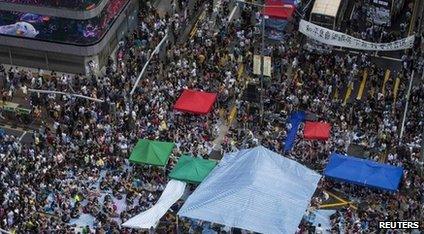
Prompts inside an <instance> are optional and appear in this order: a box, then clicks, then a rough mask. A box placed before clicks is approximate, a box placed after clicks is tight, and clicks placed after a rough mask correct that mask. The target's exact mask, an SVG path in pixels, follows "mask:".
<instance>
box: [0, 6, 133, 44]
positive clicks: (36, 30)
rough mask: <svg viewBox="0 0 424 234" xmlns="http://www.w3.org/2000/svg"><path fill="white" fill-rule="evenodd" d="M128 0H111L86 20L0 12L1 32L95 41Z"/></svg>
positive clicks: (55, 39)
mask: <svg viewBox="0 0 424 234" xmlns="http://www.w3.org/2000/svg"><path fill="white" fill-rule="evenodd" d="M0 1H2V0H0ZM7 1H13V0H7ZM16 1H17V2H25V3H26V2H44V1H26V0H16ZM95 1H97V0H95ZM128 1H129V0H112V1H110V2H109V3H108V4H107V5H106V6H105V8H104V9H103V11H102V12H101V13H100V14H99V15H98V16H96V17H94V18H91V19H87V20H75V19H68V18H61V17H52V16H46V15H37V14H33V13H22V12H14V11H0V34H3V35H8V36H16V37H26V38H34V39H38V40H44V41H51V42H59V43H67V44H76V45H92V44H95V43H96V42H98V41H99V40H100V39H101V38H102V37H103V36H104V35H105V34H106V32H107V31H108V30H109V28H110V27H111V26H112V24H113V22H114V21H115V19H116V18H117V17H118V16H119V14H120V12H121V11H122V9H123V8H124V7H125V5H126V3H127V2H128ZM46 2H47V1H46ZM48 2H52V1H48ZM54 2H56V1H54ZM57 2H59V1H57ZM60 2H61V4H62V2H67V1H60ZM73 2H85V1H73Z"/></svg>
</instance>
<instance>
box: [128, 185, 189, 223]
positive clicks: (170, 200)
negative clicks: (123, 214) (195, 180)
mask: <svg viewBox="0 0 424 234" xmlns="http://www.w3.org/2000/svg"><path fill="white" fill-rule="evenodd" d="M185 188H186V183H185V182H182V181H178V180H170V181H169V182H168V184H167V185H166V187H165V190H163V192H162V195H161V196H160V198H159V200H158V201H157V202H156V204H154V205H153V206H152V207H151V208H150V209H148V210H146V211H144V212H142V213H140V214H138V215H136V216H134V217H132V218H131V219H129V220H127V221H126V222H125V223H123V224H122V226H123V227H128V228H136V229H143V228H144V229H149V228H151V227H156V226H157V225H158V223H159V220H160V219H161V218H162V216H164V215H165V213H166V212H167V211H168V209H169V208H170V207H171V206H172V205H173V204H174V203H175V202H176V201H178V199H180V198H181V196H183V194H184V190H185Z"/></svg>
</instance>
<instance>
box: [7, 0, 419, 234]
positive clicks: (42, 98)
mask: <svg viewBox="0 0 424 234" xmlns="http://www.w3.org/2000/svg"><path fill="white" fill-rule="evenodd" d="M216 2H218V4H216V5H213V4H211V3H209V2H206V3H205V9H206V10H205V16H204V18H203V20H201V21H200V22H199V24H198V27H197V31H195V33H194V34H193V35H191V36H190V35H189V38H188V40H187V41H186V42H179V40H178V38H179V37H180V35H181V34H184V33H181V32H183V31H184V30H185V28H186V25H187V24H188V18H189V16H190V15H191V12H190V11H188V12H187V13H183V12H184V10H183V9H187V8H190V7H189V2H188V1H178V3H176V4H175V12H173V13H172V14H166V15H165V16H164V17H160V16H159V15H158V13H157V12H156V11H155V10H154V8H152V7H151V6H147V7H144V8H142V9H141V10H140V18H139V19H140V23H139V26H138V27H137V29H136V30H135V31H134V32H133V33H132V34H131V35H129V36H128V37H127V38H126V39H125V40H124V41H122V42H120V47H119V49H118V53H117V56H116V58H111V59H110V61H109V63H108V65H107V66H106V69H105V72H104V74H102V75H94V74H93V75H90V76H88V77H87V76H83V75H75V76H73V75H66V74H57V73H54V72H53V73H50V74H45V72H42V71H39V74H35V75H34V74H33V73H31V72H29V71H23V70H19V69H16V68H11V69H10V70H4V69H3V70H0V77H3V78H4V79H3V80H4V83H3V88H4V90H3V91H4V92H3V93H4V96H6V97H7V98H6V99H8V100H12V99H13V97H14V95H16V93H18V91H19V90H20V89H22V90H26V89H28V88H34V89H49V90H58V91H64V92H70V93H79V94H81V95H85V96H89V97H92V98H96V99H101V100H103V101H104V102H93V101H89V100H84V99H79V98H75V97H72V96H63V95H54V94H49V95H45V94H36V93H30V94H28V97H29V98H28V99H29V101H30V102H31V104H32V106H33V107H34V110H42V111H41V116H40V119H42V120H43V121H42V123H41V126H40V129H39V130H38V131H36V133H34V142H33V143H32V144H29V145H25V144H21V143H20V142H19V141H18V139H16V138H15V137H13V136H9V135H3V136H1V137H0V161H1V164H0V181H1V182H0V194H1V196H0V203H1V206H0V228H3V229H7V230H16V231H17V232H24V231H34V232H38V233H53V232H55V233H67V232H71V233H72V232H73V231H72V228H75V227H74V226H75V224H74V223H75V220H78V219H79V218H80V219H82V217H84V219H87V217H91V218H92V219H93V225H91V227H85V226H83V227H78V229H77V230H79V231H80V232H82V233H89V232H92V231H97V232H98V233H103V232H108V233H138V231H136V230H131V229H125V228H122V227H121V226H120V224H122V223H123V222H125V221H126V220H128V219H129V218H131V217H133V216H134V215H136V214H138V213H140V212H142V211H144V210H146V209H148V208H149V207H151V206H152V205H153V204H154V203H155V202H156V201H157V199H158V198H159V196H160V194H161V192H162V191H163V189H164V186H165V185H166V183H167V180H168V179H167V175H168V173H169V171H170V169H172V168H173V166H174V164H175V162H176V160H177V159H178V156H179V155H181V154H182V153H190V154H193V155H195V156H198V157H204V158H207V157H208V155H209V154H210V152H211V150H212V148H214V145H213V140H214V139H215V138H216V137H217V135H218V129H219V126H220V125H221V124H225V121H224V118H223V115H221V114H220V111H219V110H220V109H223V110H229V109H230V108H231V107H232V106H236V107H237V110H238V115H237V120H236V121H235V123H234V124H233V125H232V126H231V128H230V130H229V132H228V134H227V136H226V137H225V139H224V142H223V143H222V146H223V151H225V152H228V151H233V150H237V149H242V148H248V147H251V146H255V145H258V144H262V145H264V146H265V147H267V148H269V149H271V150H273V151H276V152H278V153H280V154H283V155H285V156H287V157H290V158H292V159H294V160H296V161H299V162H301V163H302V164H305V165H307V166H308V167H310V168H313V169H315V170H317V171H322V169H323V167H324V166H325V165H326V163H327V161H328V155H329V154H330V153H331V152H339V153H342V154H344V153H347V152H348V150H349V146H350V145H352V144H355V145H359V146H361V147H362V148H363V149H364V152H365V153H364V155H363V156H364V157H366V158H369V159H372V160H375V161H380V162H386V163H389V164H392V165H399V166H403V167H404V169H405V173H404V176H403V180H402V184H401V187H400V190H399V192H396V193H388V192H384V191H378V190H371V189H367V188H364V187H360V186H354V185H349V184H344V183H338V182H337V183H336V182H333V181H331V180H327V179H322V180H321V181H320V183H319V188H318V191H319V192H318V193H316V196H314V198H313V199H312V203H311V210H313V209H316V208H318V207H319V205H320V204H321V203H322V202H323V201H325V200H326V199H327V195H326V193H325V190H329V189H332V190H337V191H339V192H341V193H343V194H345V195H346V196H348V199H349V200H351V201H354V202H355V203H356V204H361V206H359V205H358V206H356V207H353V206H351V207H347V208H343V209H340V210H339V211H338V212H337V213H336V215H334V216H332V221H331V223H332V227H331V228H332V230H333V231H334V232H339V233H354V232H373V231H375V230H376V224H375V221H376V220H383V219H385V220H423V219H424V217H423V216H422V215H423V213H424V212H423V209H424V207H423V204H424V202H423V201H424V194H423V191H424V180H423V179H422V177H420V173H419V171H418V169H419V168H420V165H419V162H420V151H419V150H420V146H421V139H422V135H421V134H422V132H423V131H422V129H423V123H422V119H423V117H424V110H423V108H422V105H420V104H419V103H422V102H423V98H424V96H423V93H424V92H423V91H424V87H423V83H422V81H418V82H417V84H416V85H414V88H413V89H412V91H411V97H410V99H409V102H410V103H409V108H410V110H409V113H408V118H407V122H406V124H405V126H406V127H405V133H404V136H403V138H402V139H401V138H400V136H399V132H400V125H401V121H402V117H403V116H402V115H403V110H404V107H405V103H406V101H407V100H406V93H407V88H408V87H407V83H408V79H409V76H410V74H411V72H412V68H413V67H414V64H412V63H413V61H415V60H417V59H418V58H419V57H421V54H420V53H421V52H420V51H416V52H415V53H410V54H408V55H407V56H405V57H404V58H403V62H404V63H403V64H402V66H401V67H400V68H399V69H398V70H397V71H392V78H391V79H389V80H388V82H387V84H386V85H385V89H384V90H382V89H381V87H382V82H383V79H384V76H385V70H382V69H381V68H380V67H378V66H376V65H375V64H373V63H372V62H371V56H370V55H369V54H366V53H360V54H353V53H345V54H341V53H338V54H336V53H334V54H331V56H321V55H320V54H316V53H311V52H308V51H306V50H305V49H304V48H303V47H302V46H301V41H302V40H301V35H300V34H299V33H298V32H296V31H295V30H293V31H290V32H288V36H287V38H288V40H287V41H285V42H284V43H275V42H270V43H268V44H267V48H266V50H265V51H266V53H267V54H268V55H270V56H272V60H273V68H274V69H273V74H272V78H265V80H264V87H265V88H264V95H263V97H264V113H263V120H261V119H260V115H259V114H258V113H259V108H258V105H257V104H255V103H252V102H249V101H245V100H243V99H244V98H243V97H244V95H243V90H244V88H245V85H246V81H248V82H250V83H252V84H257V86H259V82H258V77H257V76H256V75H253V74H252V70H251V67H252V60H253V55H254V54H257V53H258V51H259V49H260V48H259V46H258V45H259V43H255V42H259V38H260V33H259V31H260V30H259V25H260V23H261V22H260V18H256V19H255V17H254V16H255V15H256V11H255V8H251V7H249V6H243V7H242V10H241V17H240V18H238V19H236V20H235V21H233V22H231V23H229V22H227V16H228V15H229V10H228V7H229V1H226V0H223V1H216ZM202 3H204V2H202V1H197V2H195V3H194V7H195V8H196V7H197V8H200V6H201V5H202ZM291 26H293V27H294V28H296V22H293V25H291ZM164 37H169V40H168V42H167V43H165V44H164V48H165V49H164V50H160V51H159V53H155V51H154V48H155V47H156V46H157V45H158V44H159V43H160V41H161V40H162V39H163V38H164ZM164 51H165V52H164ZM148 60H150V64H149V66H148V67H147V72H146V73H145V75H144V78H143V79H142V80H141V81H140V83H139V85H138V86H137V88H136V89H135V92H134V94H133V95H131V94H130V91H131V89H132V87H133V86H134V84H135V82H136V80H137V76H138V74H139V73H140V71H141V70H142V68H143V66H144V64H145V63H146V62H147V61H148ZM241 64H244V66H243V67H244V68H245V71H244V72H242V73H241V74H240V75H239V73H240V72H239V71H240V65H241ZM365 71H366V72H367V73H368V74H369V84H368V85H369V92H367V94H366V96H365V97H364V98H363V99H362V100H359V101H357V100H356V99H355V98H351V100H348V101H347V102H346V103H344V100H343V97H344V93H345V91H346V89H347V88H349V87H351V86H353V84H357V83H358V82H360V80H361V78H362V75H363V73H364V72H365ZM397 77H399V79H400V87H399V88H398V91H397V93H396V94H395V93H394V86H395V80H396V78H397ZM183 89H196V90H203V91H210V92H216V93H218V97H219V99H218V103H217V104H216V106H217V107H218V108H215V109H214V110H213V111H212V113H210V114H209V115H206V116H193V115H188V114H183V113H178V112H174V111H173V109H172V107H173V104H174V102H175V100H176V99H177V98H178V97H179V95H180V93H181V91H182V90H183ZM24 93H26V91H24ZM395 96H396V98H394V97H395ZM6 99H5V100H6ZM296 110H305V111H306V112H307V113H308V118H313V119H317V120H323V121H326V122H329V123H331V125H332V130H331V138H330V139H329V141H327V142H321V141H305V140H303V137H302V136H301V133H302V132H303V131H302V130H300V131H299V132H298V137H297V140H296V142H295V145H294V147H293V150H291V151H289V152H284V139H285V138H286V136H287V132H288V131H289V129H290V127H291V126H290V124H289V122H288V117H289V115H290V114H291V113H292V112H294V111H296ZM302 127H303V126H301V128H302ZM142 138H148V139H160V140H164V141H172V142H175V143H176V146H177V147H176V148H175V150H174V151H173V153H172V155H171V160H170V162H169V163H168V165H167V166H166V167H165V168H155V167H147V166H139V165H133V164H130V163H129V162H128V160H127V159H128V156H129V154H130V152H131V149H132V148H133V146H134V144H135V143H136V142H137V140H138V139H142ZM421 167H422V165H421ZM181 205H182V201H179V202H178V203H177V204H175V205H174V206H173V207H172V208H171V210H170V211H169V212H168V213H167V214H166V215H165V217H164V218H163V219H162V220H161V223H160V224H159V227H158V228H157V230H156V232H163V233H165V232H166V233H173V232H174V233H175V232H177V229H178V230H179V231H180V232H183V233H197V232H201V230H210V231H212V230H215V231H219V230H220V231H226V230H228V229H227V227H221V226H219V225H214V224H208V223H205V222H201V221H196V220H188V219H183V220H180V222H179V226H178V227H177V225H176V211H178V209H179V207H180V206H181ZM77 226H81V225H77ZM310 227H311V224H310V223H308V221H306V220H304V221H302V223H301V224H300V225H299V233H306V231H307V230H309V229H310ZM320 229H321V227H318V226H317V227H315V230H320ZM149 231H150V232H154V231H153V230H149ZM139 232H142V231H139Z"/></svg>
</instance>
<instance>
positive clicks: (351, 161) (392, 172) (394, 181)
mask: <svg viewBox="0 0 424 234" xmlns="http://www.w3.org/2000/svg"><path fill="white" fill-rule="evenodd" d="M324 175H325V176H326V177H329V178H333V179H337V180H340V181H345V182H348V183H352V184H357V185H362V186H365V187H372V188H378V189H384V190H390V191H396V190H397V189H398V187H399V183H400V181H401V179H402V175H403V168H402V167H395V166H392V165H388V164H382V163H378V162H375V161H371V160H366V159H360V158H356V157H351V156H344V155H340V154H336V153H333V154H331V156H330V160H329V162H328V164H327V166H326V168H325V170H324Z"/></svg>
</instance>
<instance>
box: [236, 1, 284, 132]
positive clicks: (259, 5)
mask: <svg viewBox="0 0 424 234" xmlns="http://www.w3.org/2000/svg"><path fill="white" fill-rule="evenodd" d="M236 2H238V3H242V4H249V5H252V6H255V7H260V8H261V9H263V8H265V5H263V4H259V3H254V2H246V1H242V0H236ZM267 7H284V5H275V6H272V5H270V6H267ZM268 18H269V17H268V16H267V15H265V14H262V22H261V29H262V30H261V33H262V40H261V52H260V54H261V74H260V76H259V78H260V85H261V88H260V110H259V116H260V123H261V124H262V122H263V116H264V97H263V96H264V84H263V80H264V56H265V20H266V19H268Z"/></svg>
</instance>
